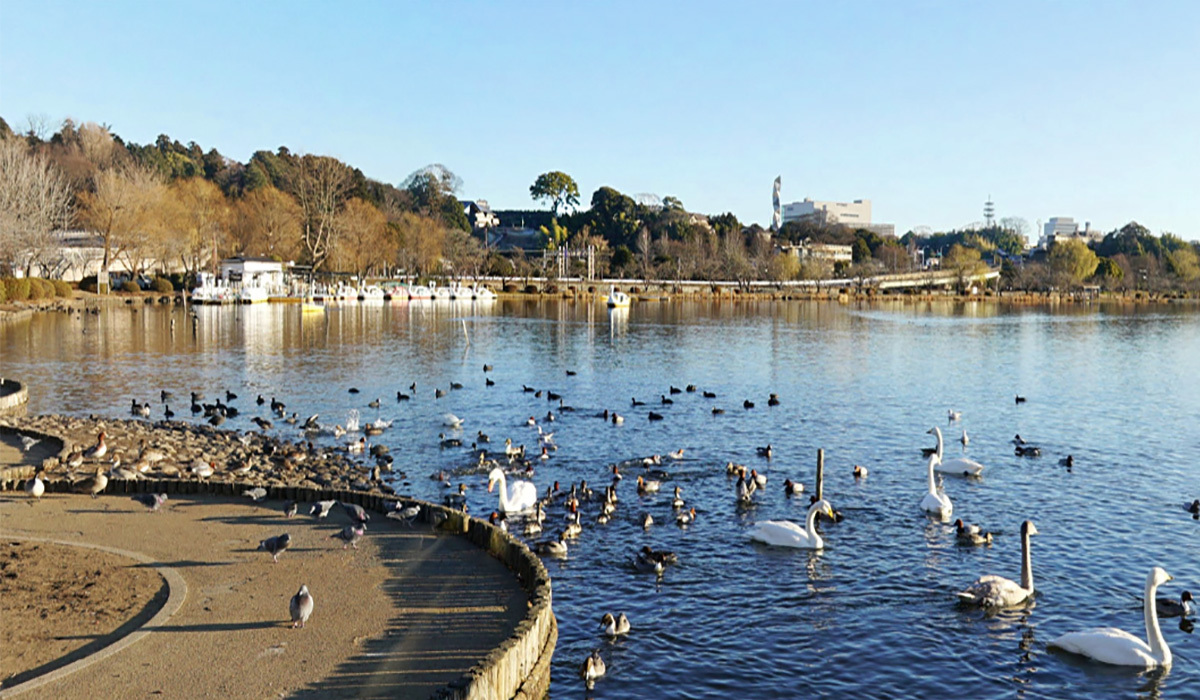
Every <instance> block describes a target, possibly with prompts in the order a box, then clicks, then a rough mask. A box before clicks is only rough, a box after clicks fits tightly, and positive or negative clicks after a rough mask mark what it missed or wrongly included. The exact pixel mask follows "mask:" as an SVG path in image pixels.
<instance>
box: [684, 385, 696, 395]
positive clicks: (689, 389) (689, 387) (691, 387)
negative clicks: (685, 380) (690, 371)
mask: <svg viewBox="0 0 1200 700" xmlns="http://www.w3.org/2000/svg"><path fill="white" fill-rule="evenodd" d="M683 390H684V391H686V392H687V393H689V394H694V393H696V385H695V384H688V385H687V386H686V387H684V389H683Z"/></svg>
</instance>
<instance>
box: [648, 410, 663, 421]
mask: <svg viewBox="0 0 1200 700" xmlns="http://www.w3.org/2000/svg"><path fill="white" fill-rule="evenodd" d="M646 417H647V418H649V419H650V420H662V419H663V417H662V414H661V413H655V412H654V411H651V412H650V413H649V415H647V416H646Z"/></svg>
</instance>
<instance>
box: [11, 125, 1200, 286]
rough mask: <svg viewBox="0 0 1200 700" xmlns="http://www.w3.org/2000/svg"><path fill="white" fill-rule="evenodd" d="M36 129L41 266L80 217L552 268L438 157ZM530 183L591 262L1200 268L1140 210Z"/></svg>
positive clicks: (760, 276)
mask: <svg viewBox="0 0 1200 700" xmlns="http://www.w3.org/2000/svg"><path fill="white" fill-rule="evenodd" d="M44 131H45V130H44V129H38V128H35V127H34V126H32V125H31V128H29V129H28V130H26V131H25V132H24V133H21V134H18V133H15V132H14V131H13V130H12V129H11V128H10V127H9V125H8V123H7V122H5V121H4V120H3V119H0V261H18V262H17V263H15V264H19V265H23V266H25V267H26V268H27V269H32V268H33V267H35V266H37V267H40V268H41V269H53V264H54V260H53V258H54V256H55V255H56V251H57V249H58V246H57V244H56V242H55V239H54V237H53V235H52V233H53V232H54V231H57V230H62V229H66V228H80V229H86V230H87V231H90V232H92V233H94V234H95V235H97V236H99V237H100V238H101V239H102V240H103V245H104V264H105V266H107V265H108V263H110V262H112V261H114V260H119V261H121V262H123V263H124V264H125V265H126V266H127V267H129V268H130V269H132V270H135V271H140V270H144V269H147V268H148V267H150V266H151V265H152V264H153V263H154V262H155V261H171V262H175V263H177V264H178V265H179V266H180V267H182V268H183V269H184V270H185V271H186V272H188V273H194V272H196V271H199V270H203V269H207V268H209V267H212V266H215V264H216V262H217V261H218V260H219V259H221V258H223V257H229V256H234V255H241V256H261V257H269V258H273V259H276V260H280V261H288V260H295V261H297V262H298V263H300V264H305V265H310V266H311V267H312V269H313V270H314V271H316V272H318V273H320V272H346V273H351V274H355V275H358V276H359V277H366V276H368V275H371V276H387V275H390V274H392V273H394V272H396V271H403V272H404V273H405V274H410V275H416V276H429V275H436V274H446V273H448V272H449V273H450V274H454V275H457V276H477V275H481V274H489V275H496V276H531V275H548V276H553V275H554V274H556V268H555V267H554V266H551V265H549V264H548V263H549V260H550V258H549V257H548V256H543V255H541V254H527V253H525V252H522V251H518V252H516V253H515V254H510V255H506V256H502V255H499V254H497V253H496V251H494V250H488V249H487V248H486V247H485V244H486V241H484V240H482V238H481V236H480V234H478V233H476V232H473V231H472V226H471V222H469V221H468V220H467V216H466V213H465V212H464V208H463V205H462V203H461V202H460V201H459V199H458V196H457V195H458V192H459V190H460V189H461V187H462V181H461V180H460V178H458V176H456V175H455V174H454V173H453V172H452V171H450V170H449V169H448V168H446V167H445V166H443V165H440V164H433V165H428V166H425V167H423V168H421V169H419V170H416V171H415V172H413V173H412V174H411V175H409V176H408V177H407V178H406V179H405V180H404V181H403V182H401V183H398V184H396V185H393V184H389V183H384V182H380V181H378V180H374V179H372V178H369V177H366V176H365V175H364V174H363V173H362V172H361V171H360V170H358V169H357V168H353V167H351V166H349V165H347V164H345V163H343V162H341V161H339V160H338V159H336V158H332V157H328V156H319V155H313V154H297V153H292V152H291V151H289V150H288V149H287V148H285V147H280V148H278V149H276V150H275V151H266V150H261V151H257V152H255V153H254V154H253V155H252V156H251V157H250V158H249V159H248V160H247V162H245V163H240V162H238V161H237V160H234V159H231V158H228V157H226V156H224V155H222V154H221V153H220V152H218V151H217V150H216V149H215V148H211V149H208V150H207V151H206V150H204V149H203V148H202V147H201V146H199V145H198V144H196V143H195V142H189V143H187V144H186V145H185V144H182V143H180V142H179V141H177V140H173V139H171V138H170V137H168V136H166V135H161V136H159V137H158V138H157V139H156V140H155V142H154V143H150V144H136V143H127V142H125V141H124V140H123V139H121V137H120V136H118V135H116V134H115V133H113V132H112V130H111V129H110V128H108V127H106V126H103V125H98V124H94V123H84V124H76V123H75V122H74V121H72V120H66V121H65V122H63V124H62V126H61V128H60V129H59V130H58V131H57V132H55V133H53V134H46V133H43V132H44ZM529 190H530V197H531V198H532V199H533V201H535V202H540V203H544V204H545V205H546V206H547V207H548V210H522V211H499V212H496V214H497V215H498V216H499V222H500V225H501V226H505V227H517V226H522V225H523V226H525V227H532V228H535V229H537V230H539V231H540V233H541V236H540V242H539V247H540V248H542V249H545V250H547V251H550V252H557V251H558V250H559V249H561V248H563V247H566V248H569V249H573V250H584V249H591V251H592V259H593V262H594V264H595V269H596V273H597V274H598V275H599V276H601V277H636V278H641V279H647V280H736V281H749V280H777V281H789V280H796V279H826V278H830V277H832V276H835V275H837V276H848V277H867V276H872V275H876V274H880V273H889V272H911V271H914V270H918V269H921V267H920V266H921V259H920V257H919V256H918V255H917V252H918V251H923V252H925V253H927V254H931V255H936V257H937V259H938V260H939V261H940V262H941V264H942V267H943V268H946V267H949V268H952V269H955V270H958V271H960V272H963V273H969V272H975V271H979V270H981V269H983V268H984V267H986V265H987V264H989V263H990V264H996V263H1001V264H1002V269H1003V278H1002V279H1003V284H1005V285H1007V286H1008V287H1009V288H1014V289H1042V288H1047V287H1062V288H1065V287H1071V286H1078V285H1081V284H1085V283H1091V284H1100V285H1101V286H1104V287H1105V288H1109V289H1113V290H1128V289H1148V290H1152V291H1163V290H1167V289H1185V290H1196V288H1197V285H1198V284H1200V265H1198V264H1197V260H1198V255H1200V244H1197V243H1187V242H1185V241H1183V240H1182V239H1181V238H1179V237H1178V236H1174V235H1172V234H1169V233H1165V234H1163V235H1161V236H1155V235H1153V234H1151V233H1150V232H1149V231H1148V230H1146V229H1145V228H1144V227H1142V226H1140V225H1139V224H1137V223H1136V222H1131V223H1130V224H1127V225H1126V226H1124V227H1122V228H1120V229H1117V230H1115V231H1112V232H1110V233H1109V234H1108V235H1107V236H1105V237H1104V239H1103V240H1102V241H1100V242H1099V243H1093V244H1090V245H1086V244H1084V243H1082V242H1081V241H1078V240H1073V241H1067V242H1063V243H1058V244H1056V245H1054V246H1052V247H1051V249H1050V250H1049V251H1048V252H1047V253H1046V254H1044V255H1041V254H1039V255H1033V256H1030V255H1028V254H1024V255H1023V253H1025V235H1026V233H1027V230H1028V225H1027V224H1026V223H1025V222H1024V220H1022V219H1019V218H1015V217H1013V218H1007V219H1001V220H1000V221H999V223H997V224H993V225H987V226H983V225H972V226H968V227H964V228H963V229H961V230H954V231H948V232H931V231H920V232H918V231H909V232H908V233H906V234H904V235H903V236H901V237H899V238H897V237H896V236H884V235H879V234H877V233H875V232H873V231H870V230H866V229H853V228H849V227H845V226H841V225H838V224H836V223H823V222H819V221H814V220H800V221H792V222H788V223H785V224H784V225H783V226H782V228H781V229H780V230H779V231H777V232H772V231H768V230H765V229H763V228H761V227H760V226H758V225H757V224H752V225H744V224H742V222H740V221H738V219H737V217H736V216H734V215H733V214H732V213H722V214H718V215H702V214H698V213H694V212H689V211H688V210H687V209H686V208H685V207H684V204H683V202H681V201H680V200H679V199H678V198H677V197H673V196H666V197H659V196H657V195H629V194H625V193H622V192H620V191H618V190H617V189H615V188H613V187H609V186H602V187H600V188H598V189H597V190H596V191H595V192H594V193H593V194H592V196H591V199H590V201H589V202H588V204H589V206H588V207H587V208H586V209H581V208H580V205H581V203H582V202H581V198H580V192H579V188H578V185H577V183H576V182H575V180H574V179H573V178H572V177H571V176H570V175H568V174H566V173H564V172H561V171H549V172H546V173H543V174H541V175H539V176H538V177H537V178H536V179H535V181H534V182H533V184H532V185H531V186H530V188H529ZM802 242H808V243H833V244H840V245H846V246H850V248H851V251H852V260H851V261H849V262H846V263H838V264H836V265H834V264H832V263H830V262H828V261H823V260H814V259H805V260H802V259H800V258H799V257H797V256H795V255H792V254H788V253H787V252H785V246H789V245H797V244H800V243H802ZM535 253H536V251H535ZM0 264H2V263H0ZM584 265H585V263H584V262H583V261H582V260H579V259H572V261H571V262H570V264H569V269H568V274H570V275H572V276H577V275H580V274H581V273H582V272H583V270H584ZM0 272H2V271H0Z"/></svg>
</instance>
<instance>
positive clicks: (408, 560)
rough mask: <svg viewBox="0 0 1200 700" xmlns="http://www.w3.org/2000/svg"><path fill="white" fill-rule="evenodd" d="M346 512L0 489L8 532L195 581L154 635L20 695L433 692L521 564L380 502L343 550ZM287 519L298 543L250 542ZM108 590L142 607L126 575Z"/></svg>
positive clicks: (501, 616) (480, 637)
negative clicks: (411, 524)
mask: <svg viewBox="0 0 1200 700" xmlns="http://www.w3.org/2000/svg"><path fill="white" fill-rule="evenodd" d="M348 522H349V520H348V518H347V517H346V516H345V515H344V514H343V513H342V512H341V511H340V509H337V508H335V509H334V510H333V511H332V513H331V514H330V516H329V519H328V520H317V519H315V518H312V517H309V516H306V515H300V516H297V517H296V518H293V519H287V518H285V517H284V515H283V513H282V510H281V503H280V502H278V501H275V502H270V501H268V502H265V503H263V504H262V505H256V504H253V503H251V502H250V501H249V500H248V499H242V500H231V499H226V500H222V499H209V498H204V499H192V498H183V497H180V498H175V499H172V500H169V501H167V503H166V505H165V506H164V508H163V512H160V513H149V512H147V511H146V509H145V508H144V507H143V506H141V505H139V504H138V503H136V502H134V501H132V500H130V499H128V498H123V497H120V496H102V497H100V498H98V499H91V498H88V497H84V496H67V495H62V494H51V495H48V496H46V497H45V498H44V499H43V500H42V502H41V503H38V504H36V505H34V506H30V505H28V504H27V503H26V502H25V498H24V494H19V495H18V494H5V495H3V496H0V542H7V541H16V540H15V538H16V537H19V536H25V537H38V538H48V539H57V540H64V541H70V542H80V543H91V544H100V545H105V546H109V547H115V548H119V549H122V550H127V551H130V552H136V553H140V554H142V555H144V556H147V557H149V558H150V559H152V560H153V561H154V562H155V563H157V564H165V565H167V566H169V567H171V568H172V569H174V570H175V571H177V572H178V573H179V574H180V575H182V577H183V579H184V581H185V582H186V587H187V595H186V598H185V599H184V601H183V605H182V607H181V608H180V609H179V610H178V612H176V613H175V614H174V615H172V616H171V618H170V619H169V620H167V621H166V622H165V623H163V624H161V625H158V626H153V627H152V628H151V629H152V631H151V633H150V634H148V635H147V636H146V637H145V638H143V639H141V640H139V641H137V642H135V643H134V644H132V645H130V646H129V647H128V648H126V649H123V650H121V651H120V652H118V653H116V654H114V655H112V656H110V657H108V658H105V659H103V660H100V661H98V662H96V663H94V664H92V665H90V666H87V667H85V668H83V669H81V670H78V671H75V672H73V673H71V674H70V675H67V676H66V677H64V678H62V679H59V680H55V681H53V682H52V683H50V684H48V685H46V686H43V687H42V688H41V689H39V690H37V691H34V692H31V693H30V694H29V695H28V696H25V697H34V696H37V695H39V694H43V693H46V692H52V694H53V696H54V697H57V698H94V697H142V696H147V695H151V694H161V695H163V696H165V697H222V698H264V697H272V696H274V697H286V696H294V695H300V696H304V697H385V696H386V697H392V698H395V697H401V698H406V697H412V698H425V697H429V695H430V694H431V693H432V692H434V691H435V690H437V689H438V688H440V687H442V686H444V685H445V684H446V683H448V682H450V681H452V680H454V679H455V678H458V677H459V676H460V675H461V674H462V673H463V672H464V671H466V670H467V669H469V668H470V667H471V666H473V665H474V664H476V663H477V662H478V661H480V660H481V659H482V658H483V657H484V656H486V655H487V654H488V653H489V652H490V651H491V650H492V649H493V648H494V647H496V646H497V645H498V644H499V643H500V642H501V641H502V640H504V639H505V638H507V637H508V636H509V635H511V634H512V632H513V630H514V628H515V627H516V625H517V623H518V622H519V621H520V619H521V617H522V616H523V615H524V614H525V610H526V596H525V594H524V593H523V591H522V590H521V589H520V587H519V585H518V583H517V581H516V579H515V577H514V576H513V574H512V573H511V572H509V571H508V570H507V569H506V568H505V567H504V566H503V565H502V564H500V562H498V561H497V560H495V559H493V558H491V557H490V556H488V555H487V554H485V553H484V552H482V551H480V550H478V549H476V548H475V547H473V546H472V545H471V544H470V543H469V542H467V541H466V540H464V539H463V538H460V537H455V536H452V535H447V534H442V533H437V532H434V531H432V530H430V529H429V528H428V527H425V526H420V525H418V526H417V527H415V528H412V529H410V528H406V527H404V526H403V525H400V524H398V523H395V522H393V521H390V520H386V519H384V518H383V517H382V516H381V515H378V514H375V515H373V518H372V520H371V522H370V525H369V529H368V532H367V536H366V537H365V538H364V539H363V540H362V541H360V542H359V549H358V550H357V551H356V550H353V549H347V550H343V549H342V547H341V541H340V540H336V539H329V535H330V534H332V533H334V532H337V531H339V530H341V528H342V527H343V526H344V525H346V524H347V523H348ZM283 532H287V533H289V534H290V535H291V537H292V546H291V548H290V549H289V550H288V551H286V552H284V553H282V554H281V555H280V556H279V562H278V563H277V564H276V563H272V561H271V557H270V555H268V554H266V553H265V552H261V551H255V548H256V547H257V546H258V542H259V541H260V540H262V539H265V538H267V537H270V536H274V535H278V534H281V533H283ZM80 551H87V550H80ZM39 552H45V554H43V556H45V555H48V554H49V550H39ZM39 552H30V553H31V554H32V555H34V556H37V555H38V553H39ZM85 560H86V557H85ZM119 568H120V567H119V566H115V569H119ZM94 570H97V569H96V568H95V567H93V571H94ZM99 570H102V571H103V569H99ZM301 584H306V585H308V587H309V590H310V591H312V595H313V597H314V600H315V611H314V613H313V616H312V618H311V619H310V621H309V623H308V625H307V626H306V627H305V628H304V629H296V630H293V629H291V628H290V625H289V617H288V600H289V599H290V597H291V596H292V594H294V593H295V592H296V590H297V589H298V588H299V587H300V585H301ZM122 592H124V593H125V594H126V595H125V597H124V598H122V597H121V596H122ZM31 594H32V595H35V596H36V595H38V594H37V593H36V592H31ZM44 595H46V596H48V597H54V596H53V594H52V592H51V591H49V590H47V591H45V592H44ZM105 597H106V598H108V599H109V600H108V603H109V604H110V605H113V606H114V607H122V606H123V607H124V608H126V609H130V610H132V609H133V608H135V607H137V606H136V605H133V604H132V603H131V601H130V600H129V598H131V595H129V593H128V589H125V588H120V587H118V588H116V589H115V592H112V591H110V592H108V593H106V594H105ZM114 598H115V599H116V600H113V599H114ZM139 600H141V599H140V598H139ZM138 609H140V608H138ZM4 617H5V620H6V621H5V622H4V624H5V625H8V624H10V623H9V622H8V620H9V616H8V615H5V616H4ZM78 624H80V625H84V624H86V620H80V621H79V622H78ZM86 636H88V639H86V640H84V641H85V642H87V641H94V638H95V637H96V636H97V634H96V633H95V631H93V632H92V633H90V634H89V635H86Z"/></svg>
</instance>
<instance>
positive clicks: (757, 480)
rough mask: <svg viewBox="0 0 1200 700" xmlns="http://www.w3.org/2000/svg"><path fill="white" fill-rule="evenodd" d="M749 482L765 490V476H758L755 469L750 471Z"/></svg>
mask: <svg viewBox="0 0 1200 700" xmlns="http://www.w3.org/2000/svg"><path fill="white" fill-rule="evenodd" d="M750 480H751V481H752V482H754V485H755V486H756V487H758V488H760V489H761V488H766V486H767V475H766V474H759V473H758V470H757V469H751V470H750Z"/></svg>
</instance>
